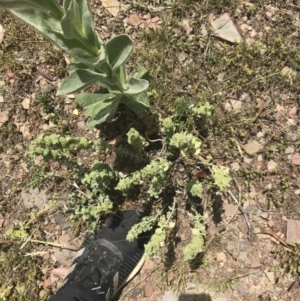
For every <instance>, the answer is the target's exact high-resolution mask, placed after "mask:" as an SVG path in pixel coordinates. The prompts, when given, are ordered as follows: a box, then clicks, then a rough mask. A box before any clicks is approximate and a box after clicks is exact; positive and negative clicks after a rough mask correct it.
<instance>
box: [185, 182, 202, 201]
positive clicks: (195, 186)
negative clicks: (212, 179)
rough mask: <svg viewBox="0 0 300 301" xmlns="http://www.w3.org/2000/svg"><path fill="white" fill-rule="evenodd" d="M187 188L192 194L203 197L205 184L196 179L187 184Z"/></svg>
mask: <svg viewBox="0 0 300 301" xmlns="http://www.w3.org/2000/svg"><path fill="white" fill-rule="evenodd" d="M187 189H188V191H189V192H190V194H191V195H192V196H197V197H199V198H201V197H202V193H203V185H202V184H201V183H200V182H198V180H196V179H194V180H192V181H191V182H189V183H188V184H187Z"/></svg>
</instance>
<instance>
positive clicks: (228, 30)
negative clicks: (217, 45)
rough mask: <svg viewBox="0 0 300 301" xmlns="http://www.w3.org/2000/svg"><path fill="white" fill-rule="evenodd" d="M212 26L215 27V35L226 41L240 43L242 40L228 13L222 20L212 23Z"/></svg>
mask: <svg viewBox="0 0 300 301" xmlns="http://www.w3.org/2000/svg"><path fill="white" fill-rule="evenodd" d="M211 26H212V27H213V29H214V31H215V34H216V35H217V36H218V37H220V38H221V39H223V40H225V41H228V42H231V43H235V42H237V43H239V42H241V40H242V36H241V35H240V34H239V32H238V30H237V29H236V27H235V25H234V23H233V21H232V20H231V18H230V16H229V14H228V13H225V14H224V15H222V16H221V17H220V18H218V19H216V20H214V21H212V22H211Z"/></svg>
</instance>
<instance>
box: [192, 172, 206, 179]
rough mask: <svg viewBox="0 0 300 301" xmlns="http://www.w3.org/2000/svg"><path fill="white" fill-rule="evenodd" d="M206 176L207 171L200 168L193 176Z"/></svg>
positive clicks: (201, 177) (197, 177) (198, 177)
mask: <svg viewBox="0 0 300 301" xmlns="http://www.w3.org/2000/svg"><path fill="white" fill-rule="evenodd" d="M207 176H208V173H207V172H206V171H204V170H200V171H198V172H197V173H196V174H195V175H194V178H195V179H203V178H206V177H207Z"/></svg>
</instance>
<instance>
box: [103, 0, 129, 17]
mask: <svg viewBox="0 0 300 301" xmlns="http://www.w3.org/2000/svg"><path fill="white" fill-rule="evenodd" d="M101 3H102V5H103V7H104V8H105V9H106V10H107V11H108V12H109V13H110V14H112V15H113V16H114V17H116V16H117V15H118V13H119V12H120V11H126V10H127V9H128V8H129V5H125V4H123V3H120V2H119V1H117V0H102V1H101Z"/></svg>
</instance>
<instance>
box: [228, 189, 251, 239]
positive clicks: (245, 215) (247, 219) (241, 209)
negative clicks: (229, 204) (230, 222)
mask: <svg viewBox="0 0 300 301" xmlns="http://www.w3.org/2000/svg"><path fill="white" fill-rule="evenodd" d="M228 193H229V194H230V196H231V198H232V199H233V200H234V201H235V202H236V204H237V206H238V208H239V210H240V211H241V212H242V214H243V216H244V218H245V221H246V223H247V226H248V239H251V237H252V233H251V224H250V220H249V217H248V215H247V213H246V212H245V211H244V208H243V207H242V206H241V205H240V204H239V201H238V200H237V198H236V197H235V196H234V194H233V193H232V192H231V190H228Z"/></svg>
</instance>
